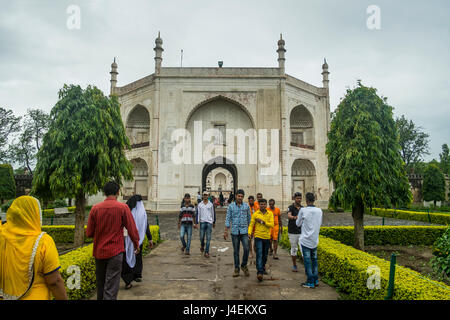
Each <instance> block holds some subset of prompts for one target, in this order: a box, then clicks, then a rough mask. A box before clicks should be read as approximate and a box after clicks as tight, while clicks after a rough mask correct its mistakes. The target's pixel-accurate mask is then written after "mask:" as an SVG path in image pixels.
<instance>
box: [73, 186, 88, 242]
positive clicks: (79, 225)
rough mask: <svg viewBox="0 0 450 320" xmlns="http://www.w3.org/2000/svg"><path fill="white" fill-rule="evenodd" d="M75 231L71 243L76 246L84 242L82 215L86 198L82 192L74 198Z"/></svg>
mask: <svg viewBox="0 0 450 320" xmlns="http://www.w3.org/2000/svg"><path fill="white" fill-rule="evenodd" d="M75 206H76V208H75V232H74V240H73V243H74V245H75V246H76V247H79V246H81V245H82V244H83V243H84V215H85V213H84V212H85V207H86V198H85V197H84V194H81V195H78V196H77V197H76V198H75Z"/></svg>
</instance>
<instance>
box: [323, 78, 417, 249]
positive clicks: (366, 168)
mask: <svg viewBox="0 0 450 320" xmlns="http://www.w3.org/2000/svg"><path fill="white" fill-rule="evenodd" d="M386 100H387V99H386V98H380V97H379V96H378V95H377V92H376V89H375V88H370V87H365V86H363V85H362V84H361V82H358V86H357V87H356V88H354V89H353V90H350V89H349V90H347V93H346V95H345V97H344V99H342V101H341V103H340V104H339V105H338V107H337V109H336V111H335V112H334V116H333V119H332V122H331V128H330V132H329V134H328V139H329V142H328V143H327V146H326V153H327V155H328V176H329V178H330V180H332V181H333V184H334V188H335V190H334V193H333V194H332V197H331V199H330V202H331V205H332V206H337V205H341V206H343V207H351V208H352V213H353V218H354V221H355V247H357V248H360V249H363V247H364V244H363V235H364V233H363V223H362V222H363V212H364V208H367V207H368V208H372V207H374V206H379V205H383V206H386V207H389V206H392V205H397V204H400V203H403V204H405V203H410V202H411V199H412V194H411V191H410V186H409V183H408V179H407V176H406V171H405V166H404V162H403V161H402V158H401V155H400V145H399V140H398V139H399V136H398V132H397V127H396V125H395V121H394V120H393V116H392V109H393V108H392V107H391V106H389V105H388V104H387V102H386ZM361 233H362V234H361ZM361 237H362V239H361Z"/></svg>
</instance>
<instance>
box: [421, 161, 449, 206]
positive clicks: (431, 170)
mask: <svg viewBox="0 0 450 320" xmlns="http://www.w3.org/2000/svg"><path fill="white" fill-rule="evenodd" d="M422 194H423V200H425V201H434V205H435V206H436V201H444V200H445V177H444V174H443V173H442V171H441V170H440V169H439V167H438V165H437V163H436V162H434V163H433V162H432V163H430V164H429V165H428V167H427V169H426V170H425V173H424V176H423V184H422Z"/></svg>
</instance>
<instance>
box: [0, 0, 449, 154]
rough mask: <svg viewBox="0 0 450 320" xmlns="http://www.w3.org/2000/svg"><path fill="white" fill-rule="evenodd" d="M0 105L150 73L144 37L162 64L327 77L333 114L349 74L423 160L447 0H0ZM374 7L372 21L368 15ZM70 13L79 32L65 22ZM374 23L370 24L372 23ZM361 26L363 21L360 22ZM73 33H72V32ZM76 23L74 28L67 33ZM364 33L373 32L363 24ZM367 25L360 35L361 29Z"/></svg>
mask: <svg viewBox="0 0 450 320" xmlns="http://www.w3.org/2000/svg"><path fill="white" fill-rule="evenodd" d="M0 5H1V8H2V10H1V11H0V106H1V107H3V108H6V109H12V110H13V111H14V113H15V114H16V115H24V114H25V113H26V110H27V109H28V108H40V109H43V110H45V111H47V112H50V110H51V108H52V107H53V106H54V105H55V103H56V101H57V98H58V90H59V89H61V88H62V86H63V85H64V83H67V84H69V83H73V84H79V85H81V86H82V87H85V86H87V85H88V84H92V85H95V86H97V87H98V88H100V89H101V90H103V92H105V93H106V94H108V93H109V86H110V82H109V80H110V74H109V72H110V71H111V63H112V61H113V58H114V57H116V61H117V64H118V72H119V75H118V83H117V85H118V86H123V85H126V84H128V83H130V82H133V81H135V80H138V79H140V78H142V77H145V76H147V75H150V74H152V73H153V72H154V51H153V48H154V46H155V38H156V37H157V34H158V31H160V32H161V38H162V39H163V48H164V52H163V61H162V66H163V67H179V66H180V63H181V61H180V60H181V55H180V52H181V50H183V67H216V66H217V61H219V60H222V61H223V67H277V66H278V62H277V57H278V56H277V53H276V50H277V41H278V39H279V37H280V33H282V34H283V39H284V40H285V42H286V45H285V48H286V50H287V51H286V66H285V68H286V73H287V74H289V75H292V76H294V77H296V78H298V79H301V80H303V81H305V82H308V83H310V84H313V85H316V86H322V75H321V72H322V69H321V67H322V63H323V59H324V58H326V59H327V63H328V65H329V71H330V103H331V110H334V109H335V108H336V106H337V105H338V104H339V101H340V99H341V98H342V97H344V95H345V93H346V90H347V89H349V88H353V87H355V86H356V83H357V80H358V79H361V80H362V83H363V84H364V85H366V86H371V87H375V88H377V89H378V93H379V94H380V95H381V96H384V97H387V98H388V103H389V104H390V105H391V106H393V107H394V116H395V117H399V116H400V115H405V117H406V118H407V119H411V120H413V121H414V123H415V124H416V125H418V126H420V127H422V128H423V130H424V131H425V132H426V133H428V134H429V135H430V151H431V154H430V155H429V156H426V157H425V160H427V161H429V160H431V159H433V158H436V159H439V153H440V152H441V146H442V144H444V143H450V139H449V138H450V123H449V119H450V117H449V113H450V105H449V102H450V99H449V98H450V95H449V87H450V81H449V75H448V72H449V70H450V53H449V52H450V51H449V43H450V33H449V29H450V21H449V19H448V12H450V1H447V0H442V1H439V0H429V1H424V0H420V1H411V0H409V1H406V0H396V1H384V0H383V1H382V0H370V1H365V0H345V1H344V0H316V1H310V0H308V1H303V0H293V1H287V0H280V1H266V0H259V1H253V0H251V1H247V0H240V1H235V0H229V1H216V0H208V1H203V0H202V1H197V0H190V1H174V0H165V1H153V0H151V1H148V0H147V1H133V0H130V1H116V0H83V1H81V0H80V1H77V0H70V1H65V0H54V1H50V0H39V1H36V0H26V1H25V0H15V1H6V0H0ZM373 5H375V6H376V7H377V10H378V11H377V12H378V13H379V15H377V14H375V13H374V11H372V10H369V11H368V8H369V6H373ZM72 6H75V8H77V9H79V18H80V19H79V25H77V24H76V20H74V18H76V17H77V13H76V12H75V11H72V8H73V7H72ZM377 17H379V19H376V18H377ZM368 21H369V24H368ZM74 26H75V28H74ZM78 26H79V28H77V27H78ZM373 26H376V27H378V28H375V29H374V28H373ZM369 27H370V28H369Z"/></svg>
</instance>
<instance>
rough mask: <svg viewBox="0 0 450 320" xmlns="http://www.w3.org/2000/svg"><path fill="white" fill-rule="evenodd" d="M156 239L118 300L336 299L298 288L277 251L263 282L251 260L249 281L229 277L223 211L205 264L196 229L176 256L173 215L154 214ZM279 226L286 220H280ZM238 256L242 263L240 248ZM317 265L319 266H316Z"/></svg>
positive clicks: (300, 277) (331, 221) (297, 277)
mask: <svg viewBox="0 0 450 320" xmlns="http://www.w3.org/2000/svg"><path fill="white" fill-rule="evenodd" d="M364 220H365V225H381V220H382V219H381V218H380V217H374V216H369V215H366V216H365V217H364ZM158 221H159V225H160V233H161V238H162V239H163V240H164V242H163V243H161V244H159V245H158V246H157V247H156V248H155V249H154V250H152V251H151V252H150V253H149V254H148V255H147V256H145V257H144V261H143V263H144V270H143V281H142V282H140V283H137V282H133V288H131V289H130V290H125V284H124V282H123V281H121V284H120V291H119V295H118V299H121V300H131V299H133V300H134V299H142V300H147V299H151V300H169V299H173V300H183V299H194V300H195V299H205V300H230V299H236V300H283V299H288V300H321V299H326V300H335V299H338V298H339V295H338V293H337V292H336V290H335V289H333V288H332V287H330V286H328V285H327V284H325V283H323V282H320V286H319V287H318V288H316V289H307V288H303V287H301V286H300V283H302V282H305V280H306V275H305V272H304V267H303V265H302V264H301V263H299V262H297V263H298V267H299V272H297V273H294V272H292V271H291V264H292V260H291V257H290V255H289V253H288V251H287V250H285V249H283V248H279V249H278V256H279V260H274V259H273V258H272V257H271V256H269V258H268V262H267V267H268V272H269V274H268V275H266V276H265V280H264V281H263V282H258V280H257V279H256V267H255V259H253V260H250V262H249V270H250V276H249V277H245V276H244V275H243V273H242V272H241V275H240V276H239V277H237V278H233V277H232V274H233V271H234V263H233V248H232V243H231V240H228V241H224V239H223V230H224V225H225V210H218V211H217V221H216V227H215V229H213V232H212V241H211V249H210V254H211V257H210V258H209V259H207V258H204V257H203V256H202V255H201V253H200V240H199V231H198V229H197V230H196V229H194V230H193V234H192V243H191V255H189V256H186V255H184V254H182V253H181V250H180V248H181V242H180V240H179V231H178V229H177V222H178V214H177V213H168V214H159V215H158ZM149 222H150V224H156V215H155V214H150V215H149ZM283 223H285V224H284V225H286V223H287V220H285V219H283ZM386 224H387V225H389V224H390V225H411V224H416V225H422V224H423V225H427V223H420V222H417V221H407V220H398V219H386ZM323 225H325V226H330V225H353V219H352V217H351V213H326V214H324V221H323ZM240 257H241V258H242V249H241V254H240ZM319 264H320V261H319ZM95 297H96V295H95V294H94V295H93V296H92V298H91V299H95Z"/></svg>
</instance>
